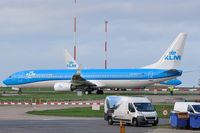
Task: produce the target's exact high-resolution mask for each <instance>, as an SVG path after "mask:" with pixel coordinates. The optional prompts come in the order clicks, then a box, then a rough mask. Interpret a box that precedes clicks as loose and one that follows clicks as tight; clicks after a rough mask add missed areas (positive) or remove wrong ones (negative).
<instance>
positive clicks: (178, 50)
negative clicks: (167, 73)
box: [143, 33, 187, 69]
mask: <svg viewBox="0 0 200 133" xmlns="http://www.w3.org/2000/svg"><path fill="white" fill-rule="evenodd" d="M186 37H187V34H186V33H180V34H179V35H178V36H177V37H176V39H175V40H174V41H173V42H172V44H171V46H170V47H169V48H168V49H167V51H166V52H165V53H164V54H163V56H162V57H161V58H160V59H159V60H158V61H157V62H156V63H154V64H152V65H148V66H145V67H143V68H156V69H176V68H177V67H179V66H180V63H181V60H182V55H183V50H184V46H185V40H186Z"/></svg>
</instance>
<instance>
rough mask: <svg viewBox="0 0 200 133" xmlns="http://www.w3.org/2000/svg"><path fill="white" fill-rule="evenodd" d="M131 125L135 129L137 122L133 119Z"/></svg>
mask: <svg viewBox="0 0 200 133" xmlns="http://www.w3.org/2000/svg"><path fill="white" fill-rule="evenodd" d="M131 125H132V126H134V127H137V126H138V121H137V119H136V118H133V120H132V124H131Z"/></svg>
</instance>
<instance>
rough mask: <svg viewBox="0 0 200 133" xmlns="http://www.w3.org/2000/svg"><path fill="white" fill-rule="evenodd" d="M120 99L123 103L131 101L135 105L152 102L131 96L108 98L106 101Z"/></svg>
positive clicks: (144, 98) (145, 98)
mask: <svg viewBox="0 0 200 133" xmlns="http://www.w3.org/2000/svg"><path fill="white" fill-rule="evenodd" d="M110 98H119V99H121V100H123V101H130V102H133V103H150V102H151V101H150V100H149V99H148V98H147V97H131V96H107V97H106V99H110Z"/></svg>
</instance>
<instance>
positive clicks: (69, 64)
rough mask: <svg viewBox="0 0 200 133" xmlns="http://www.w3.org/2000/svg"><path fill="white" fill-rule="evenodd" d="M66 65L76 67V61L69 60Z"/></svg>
mask: <svg viewBox="0 0 200 133" xmlns="http://www.w3.org/2000/svg"><path fill="white" fill-rule="evenodd" d="M67 67H68V68H73V67H76V63H75V62H73V61H70V62H68V63H67Z"/></svg>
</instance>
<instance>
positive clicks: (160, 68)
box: [3, 33, 187, 94]
mask: <svg viewBox="0 0 200 133" xmlns="http://www.w3.org/2000/svg"><path fill="white" fill-rule="evenodd" d="M186 37H187V34H186V33H180V34H179V35H178V36H177V38H176V39H175V40H174V41H173V42H172V44H171V46H170V47H169V48H168V49H167V50H166V52H165V53H164V54H163V56H162V57H161V58H160V59H159V60H158V61H157V62H156V63H154V64H151V65H148V66H145V67H142V68H132V69H82V67H81V65H80V66H79V67H78V68H77V69H63V70H27V71H20V72H16V73H14V74H12V75H11V76H9V77H8V78H6V79H5V80H4V81H3V83H4V84H5V85H6V86H8V87H12V88H13V89H15V90H20V89H23V88H54V90H55V91H74V90H80V91H83V92H84V93H86V94H88V93H91V92H92V91H94V90H97V91H96V93H97V94H103V89H104V88H139V87H145V86H149V85H153V84H155V83H162V82H164V81H169V80H172V79H176V78H177V77H179V76H181V75H182V71H181V70H178V69H177V68H178V67H179V66H180V62H181V60H182V54H183V50H184V46H185V40H186Z"/></svg>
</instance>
